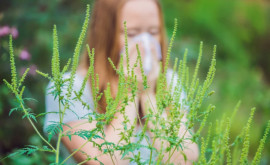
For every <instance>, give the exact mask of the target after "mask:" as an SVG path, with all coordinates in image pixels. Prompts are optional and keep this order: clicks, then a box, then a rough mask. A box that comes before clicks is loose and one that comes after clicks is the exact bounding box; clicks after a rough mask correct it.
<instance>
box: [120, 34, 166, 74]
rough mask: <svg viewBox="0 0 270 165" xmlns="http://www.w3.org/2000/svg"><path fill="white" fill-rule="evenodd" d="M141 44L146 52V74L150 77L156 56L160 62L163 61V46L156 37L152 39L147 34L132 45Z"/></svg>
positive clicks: (134, 40)
mask: <svg viewBox="0 0 270 165" xmlns="http://www.w3.org/2000/svg"><path fill="white" fill-rule="evenodd" d="M139 43H140V46H139V48H140V50H141V51H144V58H143V69H144V73H145V74H146V75H148V74H149V73H150V71H151V70H152V63H153V57H154V56H156V58H157V59H158V60H161V58H162V55H161V46H160V43H159V42H158V41H157V40H156V39H155V38H154V37H152V35H151V34H149V33H146V32H145V33H141V34H139V35H137V36H135V37H134V38H133V39H132V44H139ZM153 49H154V51H153ZM122 50H124V49H122ZM122 52H123V51H122Z"/></svg>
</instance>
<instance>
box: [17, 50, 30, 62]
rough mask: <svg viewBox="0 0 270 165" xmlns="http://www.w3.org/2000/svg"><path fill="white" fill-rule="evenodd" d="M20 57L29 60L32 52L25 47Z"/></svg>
mask: <svg viewBox="0 0 270 165" xmlns="http://www.w3.org/2000/svg"><path fill="white" fill-rule="evenodd" d="M19 58H20V59H21V60H27V61H29V60H30V59H31V54H30V53H29V52H28V50H26V49H23V50H22V51H21V53H20V55H19Z"/></svg>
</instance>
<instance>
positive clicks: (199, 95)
mask: <svg viewBox="0 0 270 165" xmlns="http://www.w3.org/2000/svg"><path fill="white" fill-rule="evenodd" d="M89 10H90V7H89V5H88V6H87V13H86V18H85V21H84V24H83V27H82V31H81V34H80V36H79V39H78V42H77V44H76V47H75V50H74V54H73V57H72V58H71V59H69V61H68V62H67V64H66V65H65V66H64V67H63V69H62V70H61V68H60V58H59V56H60V54H59V44H58V36H57V29H56V26H54V29H53V57H52V61H51V66H52V68H51V70H52V73H51V75H49V74H48V73H43V72H41V71H38V70H37V73H38V74H40V75H41V76H43V77H45V78H47V79H49V80H50V81H51V82H53V86H52V87H51V88H50V93H49V94H52V95H53V96H54V97H55V99H56V100H57V101H58V105H59V112H57V113H58V114H59V122H56V123H53V124H51V125H49V126H48V128H47V133H48V138H47V137H45V136H43V135H42V134H41V133H40V131H39V130H38V129H37V127H36V122H37V121H36V118H37V116H42V115H46V113H43V114H38V115H36V114H34V113H33V111H32V110H31V109H30V108H28V107H27V105H26V104H25V103H26V101H29V100H31V99H29V98H24V90H25V86H23V82H24V80H25V77H26V75H27V73H28V71H29V69H27V70H26V71H25V73H24V74H23V75H22V77H21V78H20V79H18V75H17V71H16V65H15V59H14V53H13V45H12V36H10V42H9V48H10V64H11V83H9V82H8V81H7V80H4V82H5V84H6V85H7V87H8V88H9V89H10V91H12V93H13V94H14V95H15V97H16V100H17V103H18V107H17V108H14V109H11V110H10V114H11V113H12V112H14V111H19V112H22V113H23V117H22V118H26V119H27V120H28V121H29V122H30V124H31V125H32V127H33V128H34V130H35V131H36V133H37V135H38V136H39V137H40V139H41V140H42V141H43V143H44V145H28V146H26V147H25V148H23V149H20V150H18V151H16V152H14V153H12V154H10V155H8V156H7V157H13V156H15V155H22V154H26V155H31V154H33V153H35V152H37V151H40V152H49V153H53V154H54V155H55V159H54V164H64V163H65V162H66V161H67V160H68V159H69V158H71V157H72V156H73V155H74V154H75V153H77V152H79V151H80V149H81V148H82V147H83V146H84V145H86V144H87V143H93V144H94V145H95V147H97V148H98V149H99V150H100V151H101V152H102V154H109V155H110V157H111V160H112V163H113V164H115V163H116V162H114V160H113V156H114V152H115V151H120V152H121V154H122V158H123V159H129V160H130V162H135V163H137V164H170V163H171V162H172V160H171V158H172V156H173V155H174V153H175V152H176V151H183V150H184V149H185V143H186V142H187V141H191V142H194V143H199V142H200V140H201V143H202V145H201V155H200V158H199V161H198V162H194V164H223V163H224V161H226V163H227V164H232V163H235V164H237V163H238V161H239V158H240V161H239V162H240V163H241V164H247V163H248V162H249V160H248V149H249V136H250V133H249V132H250V131H249V130H250V126H251V122H252V117H253V115H254V112H255V109H254V108H253V109H252V111H251V114H250V118H249V120H248V123H247V125H246V126H245V128H244V129H243V131H242V133H241V134H240V135H239V137H237V138H236V139H235V141H234V142H233V143H232V144H231V143H230V141H229V137H230V136H229V134H230V127H231V120H232V119H233V118H234V115H235V113H236V111H237V110H238V108H239V104H238V105H237V106H236V108H235V113H233V115H232V116H231V117H229V118H227V119H226V122H225V119H224V118H223V119H222V120H220V121H218V120H217V122H216V124H215V125H213V126H212V124H211V127H209V130H208V132H209V133H208V136H207V137H206V138H204V137H202V135H201V132H202V130H203V129H204V127H205V126H206V125H207V118H208V116H209V114H210V113H211V112H212V111H213V110H214V109H215V106H214V105H211V104H210V105H209V106H208V108H207V109H203V108H202V104H203V102H204V101H205V100H206V99H207V98H208V97H209V96H211V95H213V93H214V92H213V91H211V90H210V86H211V84H212V82H213V79H214V76H215V71H216V69H215V68H216V46H214V50H213V56H212V60H211V64H210V67H209V71H208V73H207V76H206V79H205V80H204V81H203V82H202V83H201V82H200V80H199V78H198V71H199V67H200V63H201V59H202V51H203V43H202V42H201V44H200V50H199V55H198V60H197V63H196V67H195V70H194V73H193V76H192V77H191V79H190V76H189V67H188V66H187V61H186V60H187V54H188V50H186V51H185V54H184V58H183V60H180V61H179V62H178V59H176V60H175V63H174V67H173V76H172V79H171V81H170V83H168V82H167V80H166V73H167V69H168V66H169V61H170V54H171V49H172V45H173V42H174V38H175V34H176V30H177V20H175V27H174V32H173V35H172V38H171V40H170V44H169V49H168V53H167V56H166V64H165V69H164V72H161V73H160V75H159V78H158V80H157V91H156V105H153V104H152V102H151V99H150V97H149V96H148V98H149V100H148V101H149V102H148V103H149V104H148V114H147V115H146V116H144V117H143V118H145V122H144V123H143V122H142V121H141V120H142V119H141V118H140V117H139V114H137V115H138V119H139V123H140V125H141V127H142V128H143V130H142V132H141V133H139V134H136V133H135V126H136V124H137V123H136V122H134V123H131V121H129V120H128V118H127V117H126V113H125V107H126V106H127V105H128V102H129V101H131V102H134V103H135V96H136V95H137V94H138V92H140V91H139V90H138V87H137V85H138V81H137V77H136V75H135V73H134V68H136V67H140V70H141V74H142V75H143V85H144V89H143V90H146V89H147V88H149V86H148V83H147V76H146V75H144V70H143V67H142V61H141V55H140V51H139V48H138V45H137V50H138V56H137V62H136V64H135V65H134V66H129V65H128V66H127V70H128V76H126V75H125V73H124V66H123V62H124V61H123V60H124V58H123V55H122V56H121V59H120V67H118V68H117V67H116V66H115V65H114V64H113V62H112V61H111V60H110V59H108V60H109V61H110V63H111V65H112V67H113V68H114V69H115V71H116V72H117V74H118V76H119V84H118V93H117V95H116V97H115V98H113V97H112V94H111V90H110V84H108V87H107V89H106V90H105V92H104V93H99V76H98V75H95V74H94V57H95V51H94V49H92V50H90V48H89V46H88V45H86V48H87V52H88V55H89V59H90V61H89V62H90V67H89V69H88V72H87V75H86V76H85V78H84V80H83V83H82V86H81V88H80V90H79V91H76V90H74V88H73V87H74V77H75V74H76V69H77V67H78V61H79V55H80V51H81V47H82V44H83V40H84V37H85V34H86V29H87V27H88V19H89ZM125 33H126V34H127V30H125ZM126 38H127V35H126ZM125 45H126V57H127V58H126V60H127V63H128V64H129V54H128V43H127V40H126V44H125ZM69 68H71V76H70V78H64V77H63V75H64V73H65V72H67V71H68V70H69ZM174 75H175V76H174ZM89 77H90V78H91V80H90V81H91V85H92V89H93V91H94V92H93V100H94V105H95V106H94V110H93V113H89V114H88V116H87V119H88V121H87V122H89V123H92V122H94V121H96V122H97V124H96V128H94V129H92V130H90V131H86V130H80V131H77V132H71V131H70V130H71V127H70V126H68V125H67V124H65V123H64V122H63V118H64V114H65V112H66V111H68V110H70V108H71V100H77V101H79V102H81V104H82V105H83V106H84V107H85V108H86V109H90V106H89V105H88V104H87V103H85V102H84V101H83V100H82V99H81V97H82V94H83V91H84V89H85V86H86V84H87V83H86V82H87V80H88V78H89ZM174 82H176V83H174ZM63 87H66V88H67V93H64V92H63ZM183 91H185V92H186V98H184V99H183V100H182V101H181V102H180V101H179V100H180V98H181V94H182V93H183ZM130 92H131V95H130ZM72 93H74V94H75V96H76V97H74V98H72V97H71V96H72ZM102 95H105V98H106V102H107V107H106V113H105V114H99V113H97V112H96V111H95V109H96V108H97V106H98V101H99V100H100V99H101V96H102ZM119 107H120V108H119ZM187 109H189V112H188V113H187V111H186V110H187ZM118 112H119V113H120V114H122V115H123V116H124V119H125V120H124V122H123V130H122V132H121V136H122V137H121V140H120V141H119V142H118V143H117V144H115V143H111V142H109V141H106V137H105V133H104V128H105V126H106V125H109V124H110V122H111V121H112V120H113V119H114V116H115V114H116V113H118ZM167 112H168V116H167V117H164V116H162V114H164V113H167ZM185 118H186V120H184V119H185ZM269 123H270V122H269ZM148 124H152V125H153V127H152V129H148ZM196 124H199V128H198V129H196V130H194V126H195V125H196ZM63 126H68V127H70V130H67V131H63ZM129 126H130V127H129ZM183 128H184V129H185V131H184V133H183V134H182V135H181V136H179V130H180V129H183ZM213 128H214V129H215V131H213V130H212V129H213ZM269 129H270V124H268V126H267V129H266V131H265V134H264V136H263V138H262V140H261V142H260V145H259V148H258V151H257V153H256V155H255V158H254V160H253V162H252V163H253V164H258V163H259V162H260V157H261V156H260V155H261V153H262V150H263V147H264V144H265V141H266V137H267V134H268V132H269ZM146 131H149V132H151V133H152V134H153V135H154V136H153V139H152V143H151V142H150V140H149V139H147V136H146ZM212 132H214V134H213V133H212ZM187 134H189V135H190V136H186V135H187ZM74 135H76V136H80V137H81V138H84V139H87V141H86V143H85V144H83V145H82V146H81V147H79V148H78V149H76V150H75V151H73V152H72V153H71V154H70V156H68V157H66V158H63V160H60V153H59V151H60V147H61V146H60V145H61V143H60V142H61V138H62V137H65V136H67V137H69V138H71V137H72V136H74ZM53 136H57V140H56V145H54V144H53V143H52V142H51V140H52V137H53ZM132 137H139V139H140V140H139V141H138V142H133V141H132V140H131V139H132ZM144 138H145V139H146V140H147V142H148V146H145V145H141V144H140V141H141V140H143V139H144ZM94 139H103V140H104V142H103V143H101V144H97V143H95V141H94ZM210 139H212V147H209V148H208V143H209V141H210ZM158 141H159V142H161V148H160V149H159V150H157V149H156V148H155V147H154V144H155V143H157V142H158ZM242 144H243V147H242V148H241V147H239V145H242ZM139 148H148V149H150V151H151V155H150V157H149V159H148V160H146V161H142V160H141V159H140V154H142V153H140V152H138V153H136V152H135V151H137V150H138V149H139ZM209 150H210V151H211V155H210V156H209V157H206V156H205V154H206V153H207V152H208V151H209ZM231 150H233V152H232V153H231ZM239 151H240V154H238V153H239ZM154 153H156V155H157V156H156V157H154ZM164 154H168V158H167V159H165V160H164V157H163V156H164ZM182 155H183V157H184V159H185V160H186V159H187V157H186V156H185V154H184V152H182ZM232 155H233V156H232ZM225 156H226V157H225ZM225 158H226V160H225ZM2 160H4V159H2ZM89 160H96V161H99V162H100V164H102V160H99V158H98V157H91V156H90V155H88V158H87V159H86V160H85V161H83V162H80V163H79V164H83V163H85V162H87V161H89Z"/></svg>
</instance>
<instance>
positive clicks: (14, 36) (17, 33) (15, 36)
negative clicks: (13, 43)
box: [10, 27, 19, 38]
mask: <svg viewBox="0 0 270 165" xmlns="http://www.w3.org/2000/svg"><path fill="white" fill-rule="evenodd" d="M10 34H11V35H12V37H13V38H17V37H18V35H19V32H18V30H17V28H15V27H12V28H11V29H10Z"/></svg>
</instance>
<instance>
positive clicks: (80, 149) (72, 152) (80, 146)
mask: <svg viewBox="0 0 270 165" xmlns="http://www.w3.org/2000/svg"><path fill="white" fill-rule="evenodd" d="M88 142H89V140H87V141H86V142H85V143H84V144H83V145H81V146H80V147H79V148H78V149H76V150H75V151H74V152H72V153H71V154H70V155H69V156H68V157H67V158H66V159H65V160H63V161H62V162H61V163H60V165H62V164H64V163H65V162H66V161H67V160H68V159H69V158H71V157H72V156H73V155H74V154H76V153H77V152H78V151H80V150H81V149H82V148H83V147H84V146H85V145H86V144H87V143H88Z"/></svg>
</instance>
